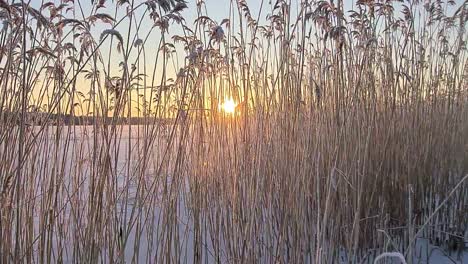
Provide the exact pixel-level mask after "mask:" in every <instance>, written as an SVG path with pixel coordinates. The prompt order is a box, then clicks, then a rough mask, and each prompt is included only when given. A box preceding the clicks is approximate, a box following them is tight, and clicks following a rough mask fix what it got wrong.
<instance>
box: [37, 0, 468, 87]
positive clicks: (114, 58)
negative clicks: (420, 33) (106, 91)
mask: <svg viewBox="0 0 468 264" xmlns="http://www.w3.org/2000/svg"><path fill="white" fill-rule="evenodd" d="M197 1H198V0H188V1H187V5H188V8H187V9H185V10H184V11H182V12H181V15H182V16H183V17H184V19H185V21H186V23H187V25H188V26H189V27H190V28H192V26H193V22H194V21H195V19H196V18H197V16H198V14H197V11H196V10H197V7H196V2H197ZM300 1H301V0H291V3H292V7H291V13H292V17H295V16H296V14H297V11H298V6H299V3H300ZM55 2H56V3H59V2H60V1H58V0H56V1H55ZM78 2H79V3H81V6H82V8H83V12H84V14H85V16H88V15H89V14H91V10H92V5H91V0H81V1H79V0H75V6H76V5H77V3H78ZM142 2H144V1H143V0H135V3H136V5H137V4H139V3H142ZM204 2H205V5H204V6H203V7H204V8H206V10H203V12H204V14H203V15H205V14H208V16H209V17H210V18H211V19H212V20H214V21H216V22H217V23H220V22H221V21H222V20H223V19H225V18H229V15H230V14H229V11H230V5H231V3H232V2H234V4H235V2H236V1H235V0H233V1H231V0H205V1H204ZM456 2H457V3H456V5H455V6H460V4H461V3H462V2H463V0H457V1H456ZM31 3H32V5H33V6H35V7H36V8H38V7H39V6H40V4H41V1H40V0H32V2H31ZM246 3H247V5H248V6H249V9H250V12H251V14H252V16H253V17H255V18H257V16H258V13H259V11H260V7H261V5H262V0H246ZM354 3H355V1H353V0H351V1H346V0H344V9H345V11H346V10H349V9H351V7H352V6H353V5H354ZM274 4H275V0H264V1H263V6H262V10H261V11H262V12H261V16H260V24H263V23H264V22H265V21H266V16H267V15H268V14H269V13H271V9H272V6H273V5H274ZM144 10H145V7H142V8H140V9H139V10H138V11H137V12H136V17H137V18H139V17H141V16H142V15H143V11H144ZM234 10H235V11H234V16H235V18H234V19H237V18H236V17H237V7H234ZM44 12H45V13H46V14H47V11H44ZM114 12H115V1H112V0H108V1H107V3H106V7H105V8H102V9H100V10H99V13H106V14H109V15H111V16H114ZM449 12H450V10H449ZM124 13H125V9H124V8H120V10H119V13H118V15H117V18H116V20H117V21H118V20H119V19H120V18H122V16H123V15H124ZM144 21H145V22H144V23H143V25H142V27H141V28H140V29H139V31H138V37H139V38H144V37H145V36H146V34H147V33H148V32H149V31H150V29H151V27H152V24H153V23H152V21H151V20H150V19H149V18H145V20H144ZM231 23H235V21H234V22H233V21H231ZM128 25H129V23H128V19H125V20H124V21H123V23H121V24H120V25H119V26H118V27H117V30H118V31H119V32H120V33H121V34H122V35H123V38H124V39H125V40H126V39H127V35H128V34H127V33H126V32H127V30H128ZM111 27H112V26H111V25H109V24H105V23H97V24H96V27H94V28H93V29H92V34H93V35H94V39H96V40H99V38H100V35H101V33H102V32H103V31H104V30H106V29H110V28H111ZM135 32H136V28H135V27H133V28H132V32H131V33H130V36H131V37H133V36H135ZM174 34H178V35H183V34H182V30H181V27H180V26H179V25H176V24H172V25H170V29H169V35H170V36H172V35H174ZM160 38H161V34H160V32H159V30H158V29H155V30H153V32H152V33H151V35H150V37H149V38H148V41H147V42H146V44H145V52H146V56H145V58H146V65H147V67H148V68H149V69H152V67H153V63H154V60H155V59H156V54H157V48H158V43H159V40H160ZM115 43H116V42H115V41H114V44H113V45H114V46H113V47H110V41H108V40H106V41H105V42H104V44H103V46H102V49H101V50H102V51H103V53H102V55H103V57H104V60H105V61H106V60H107V57H108V53H107V51H108V50H113V52H112V55H111V74H110V75H111V76H119V75H121V73H120V67H119V63H120V62H121V61H122V60H123V56H122V54H118V53H117V52H115ZM179 48H180V47H179ZM133 50H134V51H136V48H135V49H133ZM135 54H136V52H133V53H131V54H130V56H129V61H130V63H131V62H132V61H134V56H135ZM185 55H186V54H185V53H184V52H180V50H179V52H178V58H177V63H178V65H175V66H173V65H171V67H168V68H167V70H168V72H169V77H175V75H176V72H177V71H178V69H179V68H181V67H183V66H184V60H185ZM149 71H151V72H152V70H149ZM161 71H162V65H159V66H158V69H157V72H156V75H160V73H161ZM157 82H159V81H157ZM157 84H159V83H156V85H157ZM78 86H79V90H81V91H82V92H86V91H87V90H88V89H89V84H87V83H86V81H85V80H84V79H83V78H81V79H79V82H78Z"/></svg>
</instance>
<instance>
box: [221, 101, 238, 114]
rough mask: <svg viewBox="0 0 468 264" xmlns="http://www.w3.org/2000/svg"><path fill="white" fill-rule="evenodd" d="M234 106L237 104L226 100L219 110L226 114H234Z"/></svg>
mask: <svg viewBox="0 0 468 264" xmlns="http://www.w3.org/2000/svg"><path fill="white" fill-rule="evenodd" d="M236 106H237V104H236V103H235V102H234V100H232V99H228V100H226V101H224V103H222V104H221V105H220V107H221V110H223V111H224V112H225V113H227V114H234V112H235V111H236Z"/></svg>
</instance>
